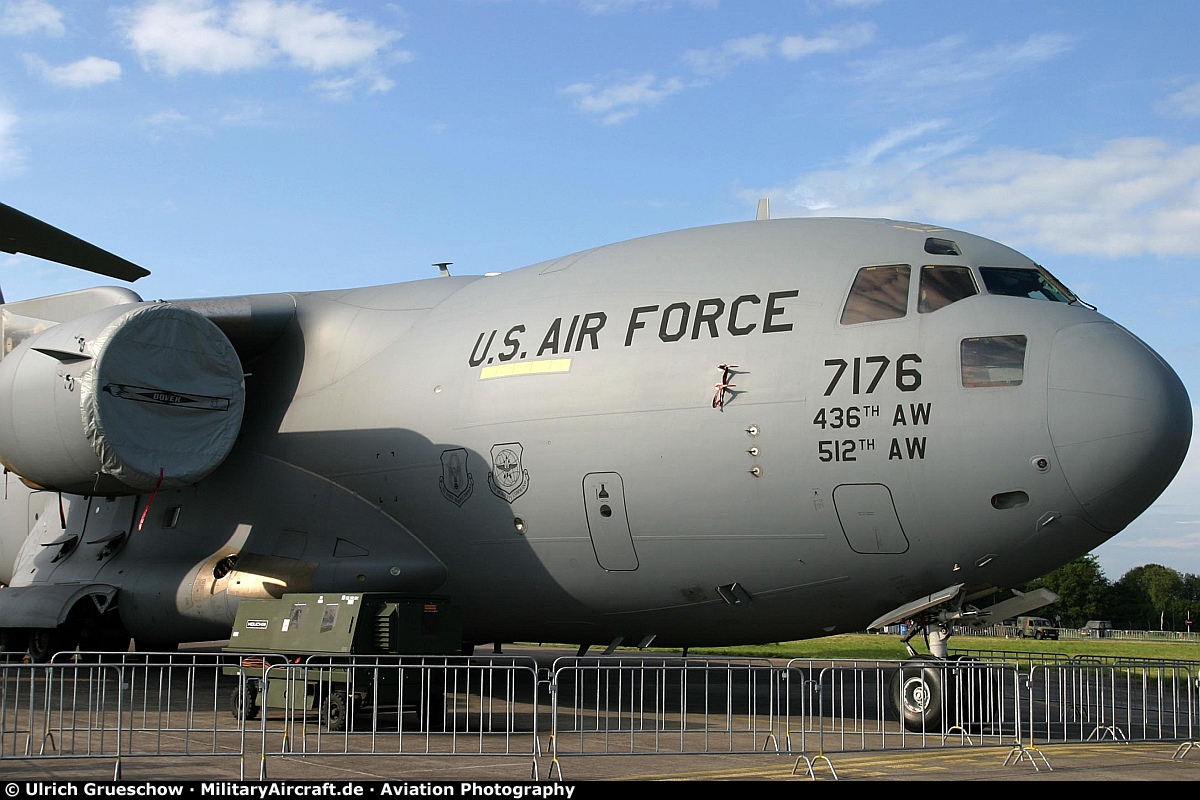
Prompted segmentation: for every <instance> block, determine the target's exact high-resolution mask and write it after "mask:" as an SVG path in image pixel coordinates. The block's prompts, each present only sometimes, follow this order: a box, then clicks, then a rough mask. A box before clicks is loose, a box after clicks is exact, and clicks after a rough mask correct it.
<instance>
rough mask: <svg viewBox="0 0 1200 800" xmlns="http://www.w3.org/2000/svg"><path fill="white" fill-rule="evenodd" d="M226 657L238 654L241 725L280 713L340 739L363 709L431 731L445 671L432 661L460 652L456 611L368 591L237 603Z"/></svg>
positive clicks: (236, 694)
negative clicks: (263, 713)
mask: <svg viewBox="0 0 1200 800" xmlns="http://www.w3.org/2000/svg"><path fill="white" fill-rule="evenodd" d="M225 650H226V652H228V653H235V654H238V655H240V656H241V658H240V660H239V664H238V666H233V665H230V666H228V667H226V668H225V672H226V674H235V675H237V676H239V681H238V686H237V687H236V688H235V689H234V690H233V694H232V698H231V701H232V702H231V711H232V712H233V714H234V716H236V717H238V718H240V719H247V720H250V719H254V718H256V717H257V716H258V713H259V711H260V709H263V708H267V709H287V710H288V711H289V712H291V713H293V714H298V715H300V716H301V717H302V718H303V719H306V720H308V719H311V720H314V721H316V720H319V721H321V722H323V723H324V724H325V725H326V726H327V727H328V728H329V729H330V730H333V731H339V730H344V729H346V727H347V725H348V724H349V723H350V721H351V720H352V719H353V718H354V716H355V714H356V712H363V713H365V711H366V710H368V709H369V710H370V712H371V714H373V715H377V714H379V713H380V712H381V710H382V711H383V712H384V713H387V714H393V715H396V716H397V717H400V716H402V715H413V716H414V717H415V719H416V720H417V722H418V723H419V724H420V725H421V726H422V728H423V729H429V727H434V726H436V725H437V724H438V723H439V722H444V718H445V685H446V670H447V668H448V667H447V664H446V660H445V659H444V658H442V659H437V658H433V657H434V656H447V655H458V654H459V653H461V651H462V612H461V610H460V609H459V608H458V607H457V606H454V605H451V604H450V602H449V600H448V599H447V598H445V597H431V596H413V595H404V594H388V593H374V592H372V593H359V594H315V593H314V594H285V595H284V596H283V597H281V598H279V599H273V600H243V601H242V602H241V603H240V604H239V605H238V611H237V620H236V621H235V622H234V626H233V631H232V633H231V634H230V640H229V646H228V647H226V648H225ZM242 676H244V680H243V679H242ZM426 726H429V727H426Z"/></svg>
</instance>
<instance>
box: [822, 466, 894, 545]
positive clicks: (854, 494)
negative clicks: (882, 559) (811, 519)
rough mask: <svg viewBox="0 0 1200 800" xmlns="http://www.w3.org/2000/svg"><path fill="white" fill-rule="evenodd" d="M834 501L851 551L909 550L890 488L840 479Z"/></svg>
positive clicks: (834, 492)
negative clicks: (841, 480)
mask: <svg viewBox="0 0 1200 800" xmlns="http://www.w3.org/2000/svg"><path fill="white" fill-rule="evenodd" d="M833 505H834V507H835V508H836V509H837V515H838V521H840V522H841V523H842V533H844V534H845V535H846V541H847V542H848V543H849V544H850V549H851V550H853V551H854V552H856V553H864V554H876V553H891V554H899V553H903V552H905V551H906V550H908V537H906V536H905V535H904V528H902V527H901V525H900V518H899V517H898V516H897V515H896V506H895V504H894V503H893V502H892V492H891V490H890V489H888V487H886V486H884V485H883V484H882V483H843V484H842V485H841V486H839V487H837V488H836V489H834V490H833Z"/></svg>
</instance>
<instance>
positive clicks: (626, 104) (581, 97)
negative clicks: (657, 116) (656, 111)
mask: <svg viewBox="0 0 1200 800" xmlns="http://www.w3.org/2000/svg"><path fill="white" fill-rule="evenodd" d="M683 88H684V83H683V81H681V80H679V79H678V78H671V79H670V80H666V81H660V80H659V79H657V78H655V77H654V76H653V75H649V74H647V75H640V76H638V77H636V78H633V79H631V80H627V81H624V82H621V83H614V84H611V85H609V86H603V87H601V86H597V85H596V84H593V83H574V84H571V85H570V86H568V87H566V88H565V89H563V90H562V91H563V93H564V94H567V95H570V96H572V97H574V98H575V105H576V107H577V108H579V110H581V111H583V112H585V113H588V114H598V115H601V116H602V117H603V121H604V123H605V124H606V125H612V124H614V123H617V122H621V121H623V120H626V119H629V118H630V117H632V116H634V115H636V114H637V113H638V112H639V111H640V110H641V109H643V108H647V107H653V106H656V105H658V104H659V103H660V102H662V100H663V98H665V97H668V96H670V95H672V94H675V93H676V92H678V91H680V90H682V89H683Z"/></svg>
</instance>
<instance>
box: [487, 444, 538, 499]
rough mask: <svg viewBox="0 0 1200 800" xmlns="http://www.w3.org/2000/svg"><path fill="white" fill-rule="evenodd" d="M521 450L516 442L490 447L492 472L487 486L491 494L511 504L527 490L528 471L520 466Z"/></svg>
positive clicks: (489, 474)
mask: <svg viewBox="0 0 1200 800" xmlns="http://www.w3.org/2000/svg"><path fill="white" fill-rule="evenodd" d="M522 452H523V448H522V447H521V445H520V443H518V442H509V443H507V444H496V445H492V471H491V472H489V473H488V486H490V487H491V489H492V494H494V495H496V497H499V498H500V499H501V500H506V501H507V502H509V503H511V502H512V501H513V500H516V499H517V498H518V497H520V496H521V495H523V494H525V490H526V489H528V488H529V470H527V469H525V468H524V466H523V465H522V464H521V455H522Z"/></svg>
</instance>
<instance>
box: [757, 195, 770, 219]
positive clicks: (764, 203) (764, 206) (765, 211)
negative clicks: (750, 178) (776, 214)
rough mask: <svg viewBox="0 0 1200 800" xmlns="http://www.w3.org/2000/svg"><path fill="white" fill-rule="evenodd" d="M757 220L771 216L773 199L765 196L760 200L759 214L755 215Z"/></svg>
mask: <svg viewBox="0 0 1200 800" xmlns="http://www.w3.org/2000/svg"><path fill="white" fill-rule="evenodd" d="M754 218H755V219H756V220H761V219H770V218H771V199H770V198H769V197H764V198H763V199H761V200H759V201H758V214H756V215H755V217H754Z"/></svg>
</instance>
